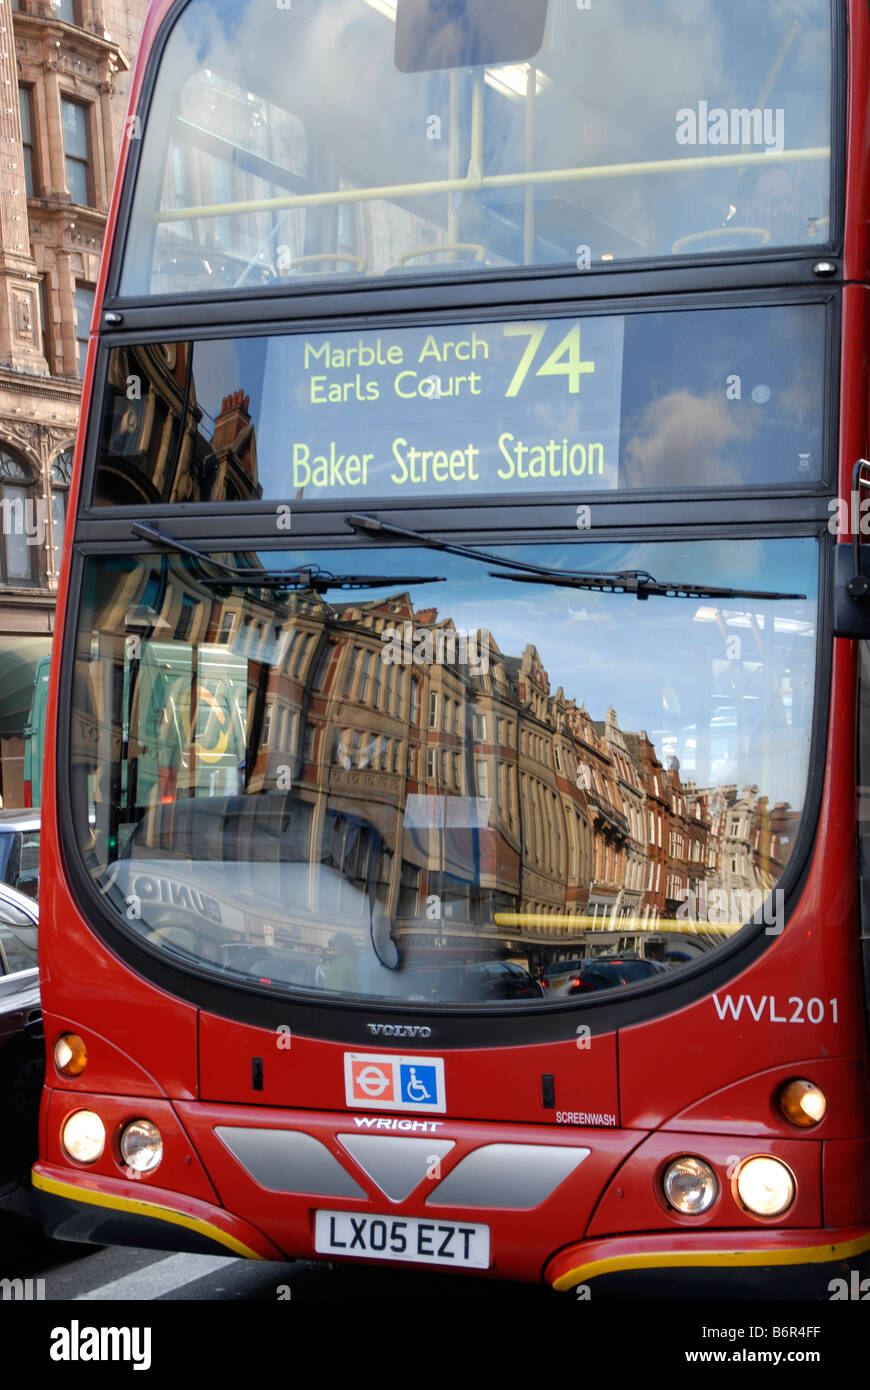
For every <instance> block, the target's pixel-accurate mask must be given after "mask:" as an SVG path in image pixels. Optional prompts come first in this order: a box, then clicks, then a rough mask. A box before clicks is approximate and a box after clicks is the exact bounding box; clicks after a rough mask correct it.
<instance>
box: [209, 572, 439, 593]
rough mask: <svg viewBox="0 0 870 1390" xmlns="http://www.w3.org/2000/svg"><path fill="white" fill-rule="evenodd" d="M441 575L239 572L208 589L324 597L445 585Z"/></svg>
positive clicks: (212, 582) (217, 581)
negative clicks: (335, 592)
mask: <svg viewBox="0 0 870 1390" xmlns="http://www.w3.org/2000/svg"><path fill="white" fill-rule="evenodd" d="M444 582H445V578H444V575H442V574H410V575H408V574H331V573H330V572H329V570H322V569H319V568H318V567H317V565H308V566H306V567H305V568H303V569H298V570H263V572H262V573H260V572H259V571H256V570H254V571H252V570H245V569H242V570H237V571H235V572H234V573H233V577H232V578H231V579H230V578H225V579H224V578H221V579H207V580H206V583H207V584H208V586H209V588H219V589H224V588H227V589H232V588H235V587H237V586H239V585H244V586H245V588H248V589H286V590H290V591H291V592H292V593H311V592H314V593H315V594H325V593H327V592H328V591H329V590H330V589H384V588H391V587H393V586H394V585H402V586H405V585H408V586H410V585H412V584H443V583H444Z"/></svg>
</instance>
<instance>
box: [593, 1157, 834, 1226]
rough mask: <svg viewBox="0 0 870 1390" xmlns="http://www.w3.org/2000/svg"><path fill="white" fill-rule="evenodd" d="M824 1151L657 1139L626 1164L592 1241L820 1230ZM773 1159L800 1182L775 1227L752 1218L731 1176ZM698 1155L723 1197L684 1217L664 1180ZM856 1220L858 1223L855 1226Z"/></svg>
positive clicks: (598, 1219) (609, 1194)
mask: <svg viewBox="0 0 870 1390" xmlns="http://www.w3.org/2000/svg"><path fill="white" fill-rule="evenodd" d="M821 1149H822V1146H821V1144H820V1143H818V1142H817V1141H814V1140H811V1139H795V1140H781V1139H776V1140H773V1141H766V1142H765V1143H764V1144H758V1142H757V1141H756V1140H753V1139H745V1138H735V1136H734V1135H727V1134H706V1135H703V1136H699V1135H697V1134H652V1135H650V1137H649V1139H647V1140H646V1141H645V1142H644V1143H643V1144H641V1145H639V1147H638V1148H637V1149H636V1150H635V1152H634V1153H633V1154H631V1156H630V1157H629V1158H628V1159H627V1160H626V1162H625V1163H624V1164H623V1166H622V1167H621V1168H620V1170H619V1172H618V1173H617V1174H616V1175H615V1176H614V1178H613V1180H612V1182H611V1183H610V1186H609V1187H608V1189H607V1191H606V1192H605V1194H604V1196H603V1197H602V1199H601V1203H600V1205H599V1207H598V1210H597V1211H596V1212H595V1215H594V1216H593V1218H592V1220H591V1221H590V1223H589V1229H588V1231H587V1232H586V1235H587V1237H590V1236H605V1235H619V1234H621V1233H623V1232H625V1231H661V1230H669V1229H671V1230H672V1229H673V1228H674V1227H682V1228H683V1229H684V1230H687V1231H689V1230H691V1231H703V1230H706V1229H710V1228H712V1229H716V1228H719V1229H723V1228H728V1229H731V1230H740V1229H742V1228H746V1229H751V1230H760V1229H764V1228H768V1229H769V1228H770V1227H774V1226H776V1227H783V1226H786V1227H788V1226H801V1227H808V1226H820V1225H821V1221H822V1203H821V1194H820V1192H819V1170H820V1161H821ZM757 1153H764V1154H771V1155H772V1156H773V1157H774V1158H781V1159H782V1161H783V1163H787V1164H788V1166H789V1167H790V1168H791V1170H792V1172H793V1173H794V1175H795V1178H796V1179H797V1196H796V1198H795V1200H794V1202H793V1203H792V1205H791V1207H790V1209H789V1210H788V1211H787V1212H786V1213H785V1215H784V1216H780V1217H778V1218H776V1219H775V1220H773V1221H769V1220H762V1219H761V1218H760V1217H755V1216H750V1214H749V1212H747V1211H744V1209H743V1207H742V1206H741V1205H740V1203H739V1202H738V1201H737V1199H736V1196H735V1195H734V1194H733V1193H732V1187H733V1182H732V1179H731V1178H730V1177H729V1176H728V1173H729V1169H730V1170H731V1172H732V1173H733V1171H734V1167H733V1165H734V1164H735V1163H736V1162H737V1161H738V1160H739V1159H743V1158H751V1157H752V1155H753V1154H757ZM680 1154H693V1155H695V1156H696V1157H697V1158H703V1159H705V1160H706V1162H707V1163H709V1164H710V1165H711V1167H712V1168H713V1169H714V1171H715V1173H716V1176H717V1178H718V1179H719V1195H718V1197H717V1198H716V1201H715V1202H714V1203H713V1205H712V1207H711V1208H710V1210H709V1211H708V1212H705V1214H704V1215H703V1216H695V1217H691V1216H681V1215H680V1214H679V1212H674V1211H669V1210H668V1207H667V1206H666V1205H665V1202H664V1200H659V1198H658V1196H657V1194H658V1192H659V1191H660V1185H659V1175H660V1174H661V1172H662V1171H663V1169H664V1168H665V1166H666V1165H667V1164H668V1163H669V1162H670V1160H671V1159H672V1158H679V1156H680ZM854 1219H855V1218H854V1217H853V1218H852V1220H854Z"/></svg>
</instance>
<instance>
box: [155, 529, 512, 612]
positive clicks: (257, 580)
mask: <svg viewBox="0 0 870 1390" xmlns="http://www.w3.org/2000/svg"><path fill="white" fill-rule="evenodd" d="M130 530H131V531H133V532H134V534H135V535H137V536H141V537H142V539H143V540H146V541H151V542H152V543H153V544H154V545H161V546H164V547H165V548H166V549H167V550H178V551H180V552H181V554H182V555H192V556H193V557H194V559H196V560H207V561H208V563H209V564H210V565H214V566H215V567H216V569H219V570H222V571H223V574H224V576H225V577H224V578H221V579H207V580H205V583H206V584H208V585H209V586H210V587H217V588H224V587H226V588H235V587H237V586H242V585H244V586H245V588H248V589H287V590H290V591H291V592H294V593H310V592H312V591H313V592H314V593H315V594H325V593H326V592H327V591H328V590H330V589H385V588H391V587H392V586H393V585H394V584H399V585H402V586H405V585H408V586H410V585H411V584H443V583H444V582H445V579H444V575H443V574H428V575H427V574H424V575H419V574H412V575H407V574H331V573H330V571H329V570H322V569H321V568H320V566H319V565H305V566H303V567H302V568H301V569H296V570H252V569H249V568H246V567H245V566H239V567H238V568H237V567H236V566H234V565H227V564H224V562H223V560H215V559H214V558H213V557H212V556H211V555H209V554H207V552H206V551H203V550H197V549H196V548H195V547H194V546H192V545H185V544H184V542H183V541H179V540H176V538H175V537H174V536H170V535H168V534H167V532H165V531H158V530H156V529H155V528H154V527H153V526H143V525H142V524H141V523H140V522H138V521H137V522H134V523H133V525H132V526H131V527H130ZM492 558H493V559H494V558H495V557H494V556H493V557H492Z"/></svg>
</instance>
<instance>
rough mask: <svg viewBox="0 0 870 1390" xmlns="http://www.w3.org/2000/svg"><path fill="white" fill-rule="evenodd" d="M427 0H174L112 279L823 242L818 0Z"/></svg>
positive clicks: (154, 289) (827, 85) (823, 108)
mask: <svg viewBox="0 0 870 1390" xmlns="http://www.w3.org/2000/svg"><path fill="white" fill-rule="evenodd" d="M447 8H448V9H449V12H450V14H451V15H452V16H453V20H452V22H451V23H449V24H448V23H445V22H444V21H443V15H444V14H445V12H446V11H445V7H444V6H443V5H441V6H436V5H434V4H433V0H293V4H292V6H291V5H289V4H288V5H287V6H286V7H283V6H280V5H276V4H275V3H274V0H232V3H229V2H228V0H191V3H190V4H189V5H188V6H187V7H186V9H185V10H184V11H183V12H182V14H181V16H180V18H179V20H178V21H177V23H176V24H175V26H174V28H173V29H172V31H171V33H170V35H169V38H168V42H167V45H166V47H165V50H164V51H163V57H162V62H161V67H160V70H159V73H158V76H157V80H156V87H155V90H154V93H153V96H152V98H151V101H150V105H149V106H148V108H147V111H144V117H145V128H144V131H143V136H144V147H143V151H142V158H141V162H140V164H139V169H138V174H137V184H136V189H135V194H134V203H133V209H132V216H131V222H130V227H131V231H130V235H129V239H128V242H127V245H126V248H125V252H124V260H123V265H122V269H121V276H120V290H121V293H122V294H124V295H131V296H138V295H149V294H158V295H162V294H177V293H187V292H196V291H203V290H228V289H232V288H234V287H241V286H245V287H246V288H247V287H254V286H257V285H274V284H285V285H292V284H294V283H296V282H298V281H300V280H304V281H305V282H309V281H320V282H332V281H339V282H340V281H341V280H343V279H353V278H357V277H373V276H395V275H401V274H408V273H413V274H417V275H419V274H421V273H422V274H433V275H440V274H445V273H450V272H451V271H452V272H455V271H456V270H457V269H458V270H466V271H467V270H476V271H483V270H485V269H486V268H490V269H492V270H498V269H499V268H506V267H515V266H527V267H535V266H538V267H540V266H549V267H555V268H562V269H565V268H572V269H576V270H580V271H583V270H586V269H589V268H592V267H595V266H600V265H604V264H607V263H610V262H612V261H617V260H629V261H632V260H633V261H637V260H641V261H646V260H655V259H659V258H662V257H671V256H675V255H676V256H686V255H698V254H711V253H720V252H732V253H737V252H745V251H747V250H755V249H762V250H773V249H777V248H784V247H789V248H800V247H804V246H806V247H810V246H811V247H816V246H822V245H824V244H825V243H826V242H827V241H828V240H829V235H830V207H829V200H830V138H831V68H832V37H831V6H830V3H829V0H776V3H774V4H770V5H765V6H759V5H758V4H757V3H756V0H729V3H727V4H726V3H725V0H698V2H697V3H692V4H688V3H686V2H685V0H664V3H663V0H609V3H608V4H607V5H599V4H597V3H590V4H588V5H582V4H581V5H578V4H577V3H576V0H535V2H534V3H529V0H526V3H524V4H523V5H520V4H519V3H518V0H504V3H503V4H502V5H500V6H499V7H498V9H497V14H498V19H499V23H498V24H497V25H493V22H492V16H493V15H494V14H495V13H496V7H493V6H489V8H487V6H486V5H481V3H480V0H465V3H464V5H460V4H459V0H457V3H456V4H454V5H453V6H451V7H447ZM438 15H441V16H442V19H441V20H440V21H439V20H438V18H437V16H438ZM487 16H489V17H488V18H487Z"/></svg>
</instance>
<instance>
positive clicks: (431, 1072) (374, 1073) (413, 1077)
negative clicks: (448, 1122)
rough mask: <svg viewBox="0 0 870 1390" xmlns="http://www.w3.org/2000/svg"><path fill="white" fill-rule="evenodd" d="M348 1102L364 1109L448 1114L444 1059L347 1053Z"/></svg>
mask: <svg viewBox="0 0 870 1390" xmlns="http://www.w3.org/2000/svg"><path fill="white" fill-rule="evenodd" d="M344 1088H345V1099H346V1102H347V1104H348V1105H349V1106H355V1107H357V1108H358V1109H363V1110H430V1111H434V1112H435V1113H437V1114H444V1112H445V1110H446V1108H447V1101H446V1096H445V1091H444V1059H443V1057H393V1056H389V1055H387V1056H385V1055H384V1054H383V1053H382V1052H346V1053H345V1054H344Z"/></svg>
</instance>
